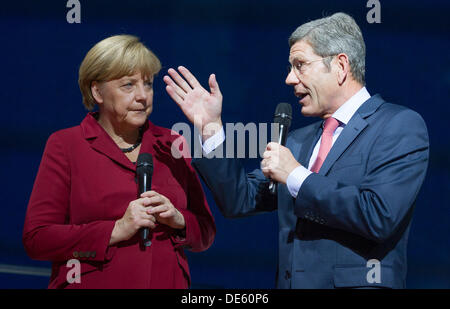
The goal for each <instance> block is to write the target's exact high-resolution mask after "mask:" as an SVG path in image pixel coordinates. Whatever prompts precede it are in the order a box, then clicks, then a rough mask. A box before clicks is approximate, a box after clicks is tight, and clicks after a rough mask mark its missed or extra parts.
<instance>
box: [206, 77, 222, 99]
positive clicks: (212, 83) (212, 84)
mask: <svg viewBox="0 0 450 309" xmlns="http://www.w3.org/2000/svg"><path fill="white" fill-rule="evenodd" d="M208 83H209V89H210V90H211V94H212V95H213V96H219V95H221V94H222V93H221V92H220V88H219V84H218V83H217V80H216V75H215V74H211V75H210V76H209V81H208Z"/></svg>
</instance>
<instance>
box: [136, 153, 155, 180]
mask: <svg viewBox="0 0 450 309" xmlns="http://www.w3.org/2000/svg"><path fill="white" fill-rule="evenodd" d="M136 172H137V173H138V174H140V173H147V174H150V175H152V174H153V157H152V155H151V154H150V153H146V152H144V153H141V154H139V156H138V158H137V163H136Z"/></svg>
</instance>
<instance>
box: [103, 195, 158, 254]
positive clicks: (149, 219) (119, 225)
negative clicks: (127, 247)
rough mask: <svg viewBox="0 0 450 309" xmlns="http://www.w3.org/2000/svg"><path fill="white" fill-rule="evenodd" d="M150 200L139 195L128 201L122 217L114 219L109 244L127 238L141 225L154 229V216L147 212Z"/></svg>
mask: <svg viewBox="0 0 450 309" xmlns="http://www.w3.org/2000/svg"><path fill="white" fill-rule="evenodd" d="M150 203H151V201H150V198H148V197H141V198H139V199H137V200H134V201H132V202H130V204H129V205H128V208H127V210H126V211H125V214H124V215H123V217H122V218H121V219H119V220H117V221H116V223H115V225H114V228H113V231H112V233H111V239H110V241H109V245H114V244H116V243H118V242H121V241H124V240H128V239H130V238H131V237H133V235H134V234H136V232H137V231H138V230H139V229H140V228H142V227H148V228H150V229H154V228H155V227H156V225H155V222H156V218H155V216H154V215H152V214H149V213H148V210H149V208H148V206H149V205H150Z"/></svg>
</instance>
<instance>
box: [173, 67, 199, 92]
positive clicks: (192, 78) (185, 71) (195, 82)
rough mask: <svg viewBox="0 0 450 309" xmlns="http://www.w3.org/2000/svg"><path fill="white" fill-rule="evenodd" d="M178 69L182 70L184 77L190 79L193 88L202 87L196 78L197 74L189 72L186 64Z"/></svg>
mask: <svg viewBox="0 0 450 309" xmlns="http://www.w3.org/2000/svg"><path fill="white" fill-rule="evenodd" d="M178 71H180V73H181V74H183V77H184V78H185V79H186V80H187V81H188V83H189V85H191V87H192V88H196V87H201V85H200V83H199V82H198V80H197V79H196V78H195V76H194V75H192V73H191V72H189V70H188V69H186V68H185V67H184V66H179V67H178Z"/></svg>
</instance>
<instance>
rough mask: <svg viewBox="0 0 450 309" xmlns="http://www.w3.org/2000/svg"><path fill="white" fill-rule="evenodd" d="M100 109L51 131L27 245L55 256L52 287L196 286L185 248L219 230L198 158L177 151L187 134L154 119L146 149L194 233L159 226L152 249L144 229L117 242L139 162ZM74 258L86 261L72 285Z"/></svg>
mask: <svg viewBox="0 0 450 309" xmlns="http://www.w3.org/2000/svg"><path fill="white" fill-rule="evenodd" d="M94 115H95V113H89V114H88V115H87V116H86V118H85V119H84V120H83V122H82V123H81V125H79V126H76V127H73V128H69V129H64V130H61V131H58V132H56V133H54V134H52V135H51V136H50V137H49V139H48V141H47V145H46V147H45V150H44V154H43V157H42V161H41V164H40V167H39V171H38V174H37V177H36V180H35V183H34V187H33V191H32V194H31V198H30V201H29V204H28V209H27V213H26V218H25V226H24V231H23V244H24V246H25V250H26V251H27V253H28V255H29V256H30V257H31V258H33V259H38V260H50V261H52V275H51V278H50V283H49V288H188V287H189V285H190V274H189V268H188V264H187V259H186V256H185V254H184V251H183V248H188V249H190V250H192V251H202V250H206V249H207V248H208V247H209V246H210V245H211V244H212V242H213V240H214V236H215V232H216V229H215V224H214V219H213V217H212V215H211V211H210V209H209V206H208V204H207V201H206V198H205V195H204V192H203V189H202V187H201V184H200V182H199V179H198V177H197V175H196V174H195V171H194V170H193V168H192V167H191V164H190V161H191V160H190V159H187V158H185V157H182V158H180V159H176V158H174V156H172V154H171V145H172V143H173V142H174V141H175V140H176V139H177V138H178V137H180V136H179V135H172V134H176V133H174V132H173V131H171V130H169V129H165V128H162V127H158V126H156V125H154V124H152V123H151V122H150V121H149V122H148V123H147V124H146V125H145V128H144V133H143V138H142V145H141V149H140V151H141V152H148V153H151V154H152V155H153V164H154V172H153V178H152V190H154V191H157V192H159V193H160V194H163V195H164V196H166V197H167V198H169V199H170V201H171V202H172V204H173V205H174V206H175V207H176V208H177V209H178V210H179V211H180V212H181V213H182V214H183V216H184V218H185V221H186V235H185V236H184V237H183V238H181V237H180V236H179V234H178V233H177V231H176V230H174V229H172V228H170V227H169V226H167V225H164V224H158V226H157V227H156V229H154V230H152V232H151V240H152V245H151V246H150V247H147V248H146V249H145V250H143V249H142V248H141V247H140V242H139V239H140V236H139V233H136V235H135V236H134V237H132V238H131V239H129V240H128V241H125V242H120V243H118V244H116V245H114V246H111V247H110V246H108V244H109V241H110V237H111V232H112V229H113V227H114V222H115V221H116V220H118V219H120V218H121V217H122V216H123V215H124V213H125V210H126V209H127V207H128V205H129V203H130V202H131V201H132V200H135V199H136V198H137V196H138V186H137V183H136V178H135V176H136V166H135V165H134V164H133V163H132V162H130V161H129V159H128V158H127V157H126V156H125V155H124V154H123V153H122V152H121V151H120V149H119V147H118V146H117V145H116V144H115V143H114V142H113V140H112V139H111V138H110V136H109V135H108V134H107V133H106V132H105V131H104V130H103V128H102V127H101V126H100V125H99V124H98V123H97V121H96V120H95V118H94ZM179 141H180V140H177V141H176V144H177V145H178V142H179ZM74 258H76V259H78V260H79V261H80V262H81V283H71V284H69V283H68V282H67V280H66V274H67V272H68V271H70V270H72V269H74V268H73V266H72V265H70V267H67V265H66V263H67V261H68V260H70V259H74Z"/></svg>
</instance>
